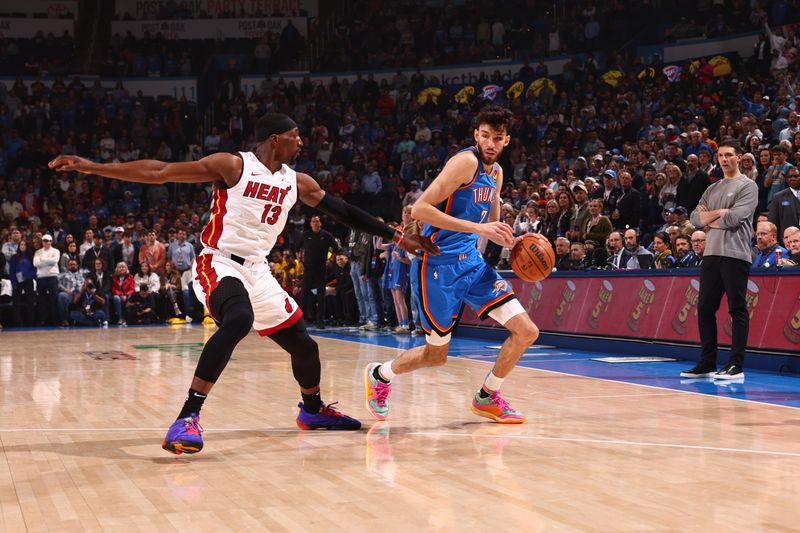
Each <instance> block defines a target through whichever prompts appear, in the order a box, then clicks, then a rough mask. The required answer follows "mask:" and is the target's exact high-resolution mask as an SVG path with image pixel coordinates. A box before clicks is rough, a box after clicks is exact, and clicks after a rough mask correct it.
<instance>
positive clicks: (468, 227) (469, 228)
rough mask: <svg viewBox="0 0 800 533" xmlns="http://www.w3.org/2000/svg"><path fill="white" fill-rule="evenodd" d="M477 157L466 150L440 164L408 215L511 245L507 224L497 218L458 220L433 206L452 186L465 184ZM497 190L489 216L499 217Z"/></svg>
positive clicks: (512, 237) (449, 192) (445, 196)
mask: <svg viewBox="0 0 800 533" xmlns="http://www.w3.org/2000/svg"><path fill="white" fill-rule="evenodd" d="M477 165H478V159H477V158H476V157H475V155H474V154H472V153H470V152H462V153H460V154H458V155H456V156H453V157H452V158H451V159H450V160H449V161H448V162H447V163H446V164H445V166H444V168H443V169H442V171H441V172H440V173H439V175H438V176H436V179H435V180H433V183H431V184H430V185H429V186H428V188H427V189H425V192H423V193H422V196H420V197H419V199H418V200H417V201H416V202H414V207H413V208H412V211H411V216H413V217H414V218H415V219H416V220H421V221H422V222H424V223H426V224H430V225H431V226H435V227H437V228H441V229H447V230H450V231H459V232H461V233H474V234H477V235H481V236H483V237H486V238H488V239H489V240H491V241H492V242H495V243H497V244H499V245H501V246H512V245H513V244H514V233H513V232H512V231H511V228H510V227H509V226H508V224H504V223H502V222H498V221H497V218H495V219H494V220H493V221H492V219H491V218H489V220H490V222H485V223H478V222H471V221H469V220H462V219H460V218H456V217H453V216H450V215H448V214H447V213H445V212H443V211H441V210H440V209H438V208H437V207H436V206H437V205H439V204H441V203H442V202H444V201H445V200H446V199H447V198H449V197H450V195H452V194H453V193H454V192H455V191H456V189H458V188H459V187H461V186H463V185H465V184H466V183H469V182H470V181H471V180H472V178H473V177H474V175H475V170H476V168H477ZM499 193H500V190H499V189H498V192H497V194H498V197H497V198H495V204H493V205H492V212H493V214H492V216H497V217H498V218H499V213H500V207H499V201H500V200H499Z"/></svg>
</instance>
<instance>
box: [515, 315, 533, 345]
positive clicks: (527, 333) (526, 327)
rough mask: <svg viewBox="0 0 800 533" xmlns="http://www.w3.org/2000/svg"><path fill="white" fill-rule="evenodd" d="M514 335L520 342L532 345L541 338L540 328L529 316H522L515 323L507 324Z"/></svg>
mask: <svg viewBox="0 0 800 533" xmlns="http://www.w3.org/2000/svg"><path fill="white" fill-rule="evenodd" d="M507 327H508V329H509V331H510V332H511V335H512V337H514V339H515V340H516V341H517V342H519V343H520V344H525V345H528V346H530V345H531V344H533V343H534V342H536V339H538V338H539V328H538V327H537V326H536V324H534V323H533V322H532V321H531V319H530V318H528V317H527V316H524V315H523V316H521V317H520V319H519V320H517V321H514V323H513V324H507Z"/></svg>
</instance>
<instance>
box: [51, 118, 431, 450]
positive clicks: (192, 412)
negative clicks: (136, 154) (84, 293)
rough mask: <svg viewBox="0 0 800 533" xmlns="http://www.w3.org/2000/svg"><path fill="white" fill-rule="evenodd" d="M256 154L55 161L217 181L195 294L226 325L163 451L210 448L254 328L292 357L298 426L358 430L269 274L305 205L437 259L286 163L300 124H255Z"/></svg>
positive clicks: (123, 175)
mask: <svg viewBox="0 0 800 533" xmlns="http://www.w3.org/2000/svg"><path fill="white" fill-rule="evenodd" d="M255 136H256V141H257V143H258V145H257V146H256V148H255V151H254V152H241V153H237V154H228V153H217V154H213V155H210V156H207V157H204V158H203V159H200V160H199V161H193V162H186V163H164V162H162V161H155V160H142V161H131V162H127V163H108V164H100V163H94V162H92V161H88V160H86V159H82V158H80V157H76V156H69V155H62V156H58V157H56V158H55V159H54V160H53V161H51V162H50V163H49V167H50V168H52V169H55V170H58V171H77V172H81V173H84V174H96V175H99V176H105V177H108V178H115V179H120V180H125V181H134V182H140V183H148V184H155V183H158V184H161V183H168V182H173V183H201V182H209V181H211V182H213V183H214V194H213V199H212V203H211V218H210V220H209V222H208V224H207V225H206V227H205V228H204V229H203V232H202V243H203V245H204V249H203V251H202V252H201V254H200V255H199V257H198V258H197V267H196V271H195V273H194V283H193V287H194V290H195V293H196V294H197V297H198V299H199V300H200V301H202V302H204V303H205V306H206V308H207V309H208V312H209V314H210V315H211V316H212V317H213V318H214V320H215V321H216V322H217V324H218V325H219V329H218V330H217V331H216V332H215V333H214V335H212V336H211V338H210V339H209V340H208V342H207V343H206V345H205V346H204V347H203V352H202V354H201V356H200V360H199V361H198V363H197V369H196V370H195V375H194V379H193V380H192V384H191V387H190V389H189V394H188V396H187V398H186V401H185V403H184V406H183V409H182V410H181V412H180V414H179V415H178V419H177V420H176V421H175V422H174V423H173V424H172V426H171V427H170V428H169V430H168V431H167V435H166V437H165V438H164V442H163V444H162V447H163V448H164V449H165V450H168V451H170V452H173V453H176V454H180V453H197V452H199V451H200V450H201V449H202V447H203V439H202V432H203V428H202V427H201V426H200V423H199V414H200V409H201V408H202V406H203V402H204V401H205V398H206V396H207V395H208V393H209V392H210V391H211V388H212V387H213V386H214V383H216V381H217V379H218V378H219V376H220V374H221V373H222V371H223V369H224V368H225V366H226V365H227V363H228V361H229V359H230V357H231V353H232V352H233V349H234V347H235V346H236V345H237V344H238V343H239V341H241V340H242V339H243V338H244V337H245V336H246V335H247V334H248V333H249V331H250V329H251V327H254V328H255V329H256V331H258V333H259V334H260V335H262V336H268V337H270V338H271V339H272V340H274V341H275V342H276V343H278V345H280V346H281V347H282V348H283V349H284V350H286V351H287V352H289V354H290V355H291V360H292V372H293V374H294V377H295V379H296V380H297V382H298V383H299V385H300V393H301V397H302V400H303V401H302V402H301V403H299V404H298V407H299V408H300V411H299V414H298V416H297V425H298V427H300V428H301V429H320V428H324V429H341V430H355V429H359V428H360V427H361V423H360V422H359V421H358V420H355V419H353V418H351V417H349V416H346V415H344V414H342V413H340V412H339V411H337V410H336V409H335V408H334V407H332V405H325V404H324V403H322V399H321V396H320V387H319V383H320V361H319V348H318V346H317V343H316V342H314V340H312V339H311V337H309V336H308V332H307V331H306V327H305V323H304V321H303V319H302V312H301V311H300V308H299V306H298V305H297V303H296V302H295V301H294V300H293V299H292V297H291V296H289V295H288V294H287V293H286V292H285V291H284V290H283V289H282V288H281V286H280V285H279V284H278V282H277V281H276V280H275V278H273V277H272V274H271V273H270V269H269V265H268V264H267V257H268V255H269V253H270V250H271V249H272V247H273V246H274V245H275V241H276V239H277V237H278V235H280V233H281V231H283V227H284V225H285V224H286V219H287V217H288V215H289V211H290V210H291V208H292V206H293V205H294V204H295V202H296V201H297V200H298V199H299V200H300V201H302V202H303V203H305V204H307V205H309V206H312V207H316V208H317V209H319V210H320V211H322V212H323V213H326V214H328V215H330V216H332V217H334V218H336V219H337V220H339V221H340V222H342V223H344V224H346V225H348V226H350V227H352V228H354V229H358V230H361V231H364V232H367V233H371V234H374V235H379V236H381V237H383V238H385V239H387V240H393V241H394V242H395V243H396V244H397V245H398V246H400V247H401V248H403V249H404V250H406V251H408V252H410V253H412V254H413V253H415V252H416V251H417V250H422V251H424V252H427V253H434V254H435V253H437V248H436V246H434V245H433V244H432V243H431V241H430V239H428V238H426V237H420V236H412V235H407V236H404V235H403V233H402V232H401V231H398V230H395V229H393V228H390V227H389V226H386V225H385V224H383V223H381V222H379V221H377V220H376V219H375V218H374V217H372V216H370V215H369V214H367V213H366V212H364V211H362V210H361V209H358V208H357V207H354V206H351V205H350V204H347V203H345V202H343V201H341V200H339V199H337V198H336V197H334V196H331V195H327V194H325V191H323V190H322V189H321V188H320V186H319V184H318V183H317V182H316V181H314V179H313V178H311V177H310V176H308V175H307V174H301V173H296V172H295V171H294V170H292V169H291V168H289V166H287V163H290V162H291V161H292V160H293V159H294V158H295V157H296V156H297V154H298V152H299V150H300V147H301V146H302V140H301V138H300V132H299V130H298V128H297V124H295V122H294V121H293V120H292V119H291V118H289V117H288V116H286V115H284V114H281V113H269V114H267V115H265V116H264V117H262V118H261V119H259V121H258V122H257V123H256V126H255Z"/></svg>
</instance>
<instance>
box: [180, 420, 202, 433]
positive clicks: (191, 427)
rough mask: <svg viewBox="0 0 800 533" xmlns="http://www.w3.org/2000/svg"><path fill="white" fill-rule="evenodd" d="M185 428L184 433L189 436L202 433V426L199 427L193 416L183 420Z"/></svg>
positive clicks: (198, 421) (198, 422)
mask: <svg viewBox="0 0 800 533" xmlns="http://www.w3.org/2000/svg"><path fill="white" fill-rule="evenodd" d="M183 422H184V424H185V427H186V433H189V434H191V435H200V433H202V432H203V426H201V425H200V419H199V418H195V417H193V416H187V417H186V418H184V419H183Z"/></svg>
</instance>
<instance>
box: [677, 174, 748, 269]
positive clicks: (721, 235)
mask: <svg viewBox="0 0 800 533" xmlns="http://www.w3.org/2000/svg"><path fill="white" fill-rule="evenodd" d="M701 205H705V206H706V208H708V210H709V211H716V210H717V209H729V210H730V211H728V212H727V213H726V214H725V215H724V216H722V217H720V218H719V219H717V224H719V225H720V229H717V228H711V229H709V230H708V234H707V235H706V251H705V253H704V254H703V257H708V256H712V255H717V256H722V257H732V258H734V259H741V260H742V261H747V262H748V263H752V262H753V257H752V254H751V251H750V250H751V248H750V240H751V239H752V235H753V215H754V214H755V212H756V206H757V205H758V186H757V185H756V184H755V182H754V181H753V180H751V179H750V178H748V177H747V176H743V175H739V176H737V177H735V178H725V179H722V180H720V181H718V182H716V183H714V184H712V185H711V186H710V187H709V188H708V189H706V192H704V193H703V196H702V198H700V203H699V204H698V207H697V209H695V210H694V211H692V215H691V217H690V218H691V221H692V224H694V225H695V227H696V228H698V229H700V228H701V227H702V226H703V225H702V224H701V223H700V211H699V208H700V206H701Z"/></svg>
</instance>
